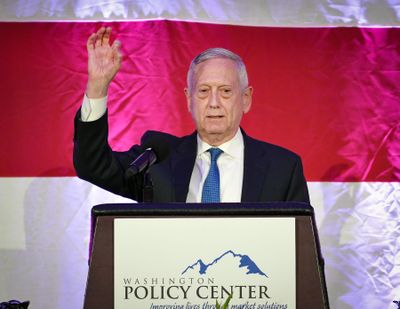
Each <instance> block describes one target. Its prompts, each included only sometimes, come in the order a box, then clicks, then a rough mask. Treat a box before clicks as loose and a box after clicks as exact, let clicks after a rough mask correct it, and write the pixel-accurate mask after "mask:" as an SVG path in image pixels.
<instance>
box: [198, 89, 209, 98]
mask: <svg viewBox="0 0 400 309" xmlns="http://www.w3.org/2000/svg"><path fill="white" fill-rule="evenodd" d="M198 95H199V96H200V97H206V96H207V95H208V89H207V88H200V89H199V90H198Z"/></svg>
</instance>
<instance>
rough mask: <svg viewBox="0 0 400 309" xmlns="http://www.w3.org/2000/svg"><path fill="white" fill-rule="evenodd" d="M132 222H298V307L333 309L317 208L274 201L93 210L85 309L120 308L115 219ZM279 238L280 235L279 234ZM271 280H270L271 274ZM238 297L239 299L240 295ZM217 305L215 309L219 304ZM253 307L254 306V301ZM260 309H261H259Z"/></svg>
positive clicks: (110, 206)
mask: <svg viewBox="0 0 400 309" xmlns="http://www.w3.org/2000/svg"><path fill="white" fill-rule="evenodd" d="M126 218H139V219H143V218H145V219H146V218H147V219H154V218H156V219H168V218H173V219H185V220H190V219H194V218H195V219H197V220H196V222H202V221H201V220H210V219H215V218H218V219H219V220H223V221H224V220H225V221H229V220H240V219H244V220H248V219H254V218H267V219H268V220H269V219H273V220H278V219H279V218H280V219H282V218H293V222H294V243H295V249H293V250H294V254H295V304H296V308H298V309H303V308H304V309H313V308H316V309H317V308H329V302H328V295H327V289H326V282H325V275H324V261H323V258H322V255H321V249H320V245H319V239H318V234H317V228H316V224H315V218H314V210H313V208H312V207H311V206H310V205H308V204H305V203H292V202H274V203H262V204H260V203H254V204H253V203H240V204H239V203H224V204H206V205H203V204H186V203H185V204H184V203H173V204H103V205H97V206H95V207H93V208H92V229H91V230H92V233H91V243H90V255H89V256H90V257H89V272H88V278H87V285H86V293H85V300H84V308H85V309H92V308H93V309H94V308H114V249H115V248H114V221H116V220H118V219H126ZM199 220H200V221H199ZM204 222H205V221H204ZM221 222H222V221H221ZM235 222H236V221H235ZM268 222H272V221H268ZM144 224H146V221H144ZM276 234H279V231H278V230H277V231H276ZM142 237H143V238H146V233H143V236H142ZM262 239H263V237H262V236H261V235H260V237H259V238H258V239H257V242H259V246H260V247H261V248H262V246H265V248H268V244H267V243H263V240H262ZM246 257H247V256H246ZM265 276H266V277H267V275H265ZM233 294H234V295H235V292H234V293H233ZM240 294H242V291H240ZM264 294H265V295H267V294H266V293H264ZM236 295H239V294H238V292H236ZM246 295H247V294H246ZM249 295H255V294H254V293H253V294H249ZM267 301H270V300H267ZM267 301H266V304H267ZM211 303H213V304H214V305H215V300H214V301H213V302H212V301H211ZM248 304H250V303H249V302H248ZM269 304H271V302H270V303H269ZM135 308H136V307H135ZM146 308H149V307H146ZM200 308H201V307H200ZM249 308H251V307H249ZM254 308H255V309H257V307H254ZM259 308H262V307H259ZM265 308H268V307H267V306H266V307H265ZM138 309H140V308H138Z"/></svg>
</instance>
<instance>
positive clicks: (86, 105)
mask: <svg viewBox="0 0 400 309" xmlns="http://www.w3.org/2000/svg"><path fill="white" fill-rule="evenodd" d="M106 111H107V96H105V97H103V98H100V99H89V98H88V97H87V95H86V93H85V95H84V96H83V102H82V107H81V121H84V122H89V121H95V120H98V119H100V118H101V117H102V116H103V115H104V114H105V113H106Z"/></svg>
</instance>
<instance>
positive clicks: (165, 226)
mask: <svg viewBox="0 0 400 309" xmlns="http://www.w3.org/2000/svg"><path fill="white" fill-rule="evenodd" d="M114 250H115V251H114V259H115V261H114V267H115V269H114V274H115V275H114V292H115V293H114V295H115V301H114V302H115V308H116V309H124V308H135V309H136V308H138V309H141V308H145V309H212V308H216V306H215V305H216V301H218V302H219V303H223V302H224V301H225V300H226V299H227V298H228V297H229V295H232V299H231V301H230V303H229V308H232V309H235V308H237V309H284V308H295V298H296V291H295V283H296V278H295V263H296V262H295V220H294V218H129V219H126V218H125V219H115V221H114Z"/></svg>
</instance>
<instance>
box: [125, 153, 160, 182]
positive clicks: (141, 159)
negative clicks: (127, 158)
mask: <svg viewBox="0 0 400 309" xmlns="http://www.w3.org/2000/svg"><path fill="white" fill-rule="evenodd" d="M156 161H157V155H156V153H155V152H154V150H153V149H152V148H147V149H146V150H145V151H144V152H143V153H142V154H141V155H140V156H138V157H137V158H136V159H135V160H134V161H133V162H132V163H131V164H129V167H128V169H127V170H126V171H125V177H128V178H130V177H133V176H135V175H137V174H139V173H141V172H143V171H144V170H145V169H147V168H149V167H150V166H152V165H153V164H154V163H156Z"/></svg>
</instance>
